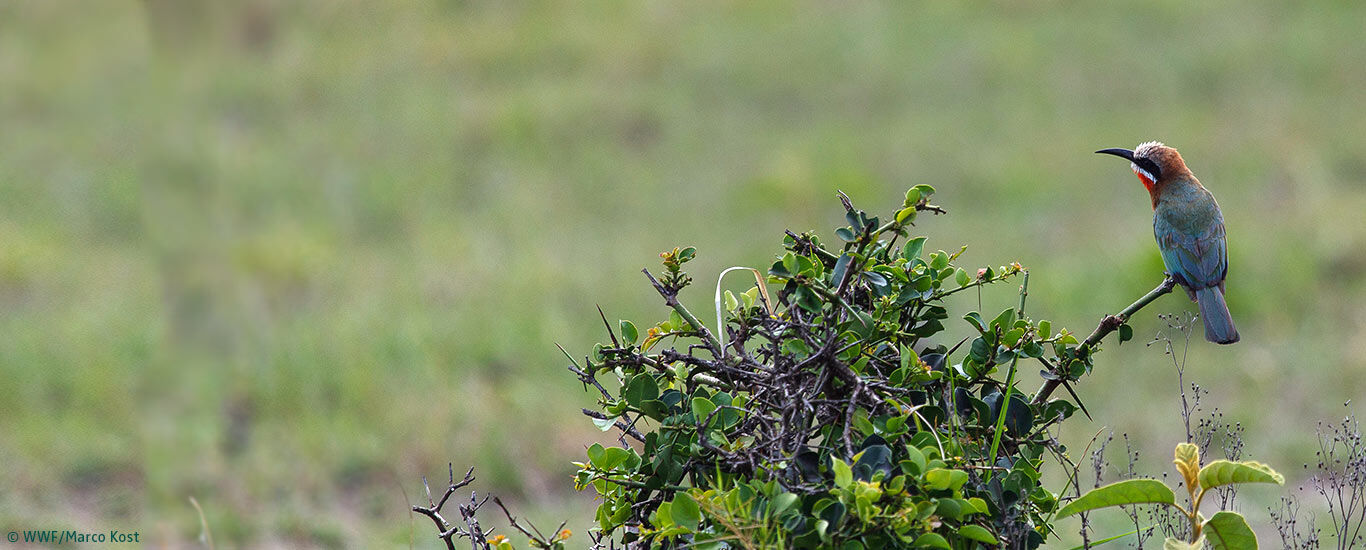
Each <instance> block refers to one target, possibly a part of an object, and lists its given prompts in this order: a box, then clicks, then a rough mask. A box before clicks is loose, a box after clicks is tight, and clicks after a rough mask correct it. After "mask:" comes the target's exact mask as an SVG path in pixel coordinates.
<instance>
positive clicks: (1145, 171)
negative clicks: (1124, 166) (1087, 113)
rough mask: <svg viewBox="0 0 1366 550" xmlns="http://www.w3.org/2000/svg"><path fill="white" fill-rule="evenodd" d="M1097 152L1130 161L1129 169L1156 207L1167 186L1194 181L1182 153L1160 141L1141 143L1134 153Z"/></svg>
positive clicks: (1106, 150)
mask: <svg viewBox="0 0 1366 550" xmlns="http://www.w3.org/2000/svg"><path fill="white" fill-rule="evenodd" d="M1096 152H1097V153H1103V154H1106V155H1114V156H1117V157H1120V158H1123V159H1126V160H1128V161H1129V167H1130V168H1133V170H1134V174H1135V175H1137V176H1138V181H1139V182H1140V183H1142V184H1143V187H1144V188H1145V189H1147V190H1148V195H1149V196H1151V197H1152V199H1153V205H1154V206H1155V205H1157V196H1158V194H1159V193H1160V192H1161V191H1162V187H1163V186H1164V185H1165V184H1167V183H1169V182H1171V181H1175V180H1177V179H1183V178H1189V179H1194V178H1193V177H1192V176H1191V172H1190V170H1189V169H1187V168H1186V162H1185V161H1183V160H1181V153H1178V152H1176V149H1173V148H1171V147H1167V146H1166V145H1163V144H1162V142H1159V141H1149V142H1146V143H1140V144H1139V145H1138V147H1135V148H1134V150H1133V151H1130V150H1128V149H1101V150H1099V151H1096Z"/></svg>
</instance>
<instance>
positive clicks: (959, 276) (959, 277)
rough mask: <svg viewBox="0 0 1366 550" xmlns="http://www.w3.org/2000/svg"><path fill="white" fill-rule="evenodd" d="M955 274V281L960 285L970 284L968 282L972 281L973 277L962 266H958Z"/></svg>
mask: <svg viewBox="0 0 1366 550" xmlns="http://www.w3.org/2000/svg"><path fill="white" fill-rule="evenodd" d="M953 276H954V282H957V283H958V286H968V283H971V282H972V277H969V276H968V272H967V271H964V270H963V268H961V267H960V268H958V271H957V272H956V273H954V275H953Z"/></svg>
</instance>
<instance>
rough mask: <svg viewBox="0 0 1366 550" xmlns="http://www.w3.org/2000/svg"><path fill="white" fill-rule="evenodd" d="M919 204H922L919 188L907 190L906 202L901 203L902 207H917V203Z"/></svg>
mask: <svg viewBox="0 0 1366 550" xmlns="http://www.w3.org/2000/svg"><path fill="white" fill-rule="evenodd" d="M917 202H920V190H919V189H917V188H915V187H912V188H910V189H907V190H906V202H903V203H901V205H902V206H915V203H917Z"/></svg>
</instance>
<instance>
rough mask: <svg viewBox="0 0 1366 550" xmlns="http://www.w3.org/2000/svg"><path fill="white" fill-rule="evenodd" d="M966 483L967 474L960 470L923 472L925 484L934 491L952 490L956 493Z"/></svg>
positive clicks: (939, 469) (936, 469)
mask: <svg viewBox="0 0 1366 550" xmlns="http://www.w3.org/2000/svg"><path fill="white" fill-rule="evenodd" d="M967 481H968V473H967V472H964V471H962V470H948V469H944V468H935V469H933V470H930V471H928V472H925V484H926V485H927V486H928V487H929V488H931V489H936V490H941V491H942V490H944V489H952V490H954V491H957V490H958V489H960V488H962V487H963V484H964V483H967Z"/></svg>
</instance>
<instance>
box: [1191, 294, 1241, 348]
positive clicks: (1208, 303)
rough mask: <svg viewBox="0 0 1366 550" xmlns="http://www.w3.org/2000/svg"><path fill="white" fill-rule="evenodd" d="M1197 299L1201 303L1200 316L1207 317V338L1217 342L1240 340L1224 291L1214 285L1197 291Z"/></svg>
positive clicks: (1225, 342) (1229, 342) (1226, 342)
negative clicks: (1225, 300)
mask: <svg viewBox="0 0 1366 550" xmlns="http://www.w3.org/2000/svg"><path fill="white" fill-rule="evenodd" d="M1195 300H1196V301H1197V302H1199V303H1200V316H1201V317H1203V318H1204V319H1205V339H1206V340H1209V341H1211V342H1214V343H1216V344H1232V343H1234V342H1237V341H1238V328H1237V327H1235V326H1233V316H1232V315H1229V312H1228V304H1227V303H1225V302H1224V291H1222V290H1219V287H1217V286H1212V287H1209V288H1202V289H1200V290H1197V291H1195Z"/></svg>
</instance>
